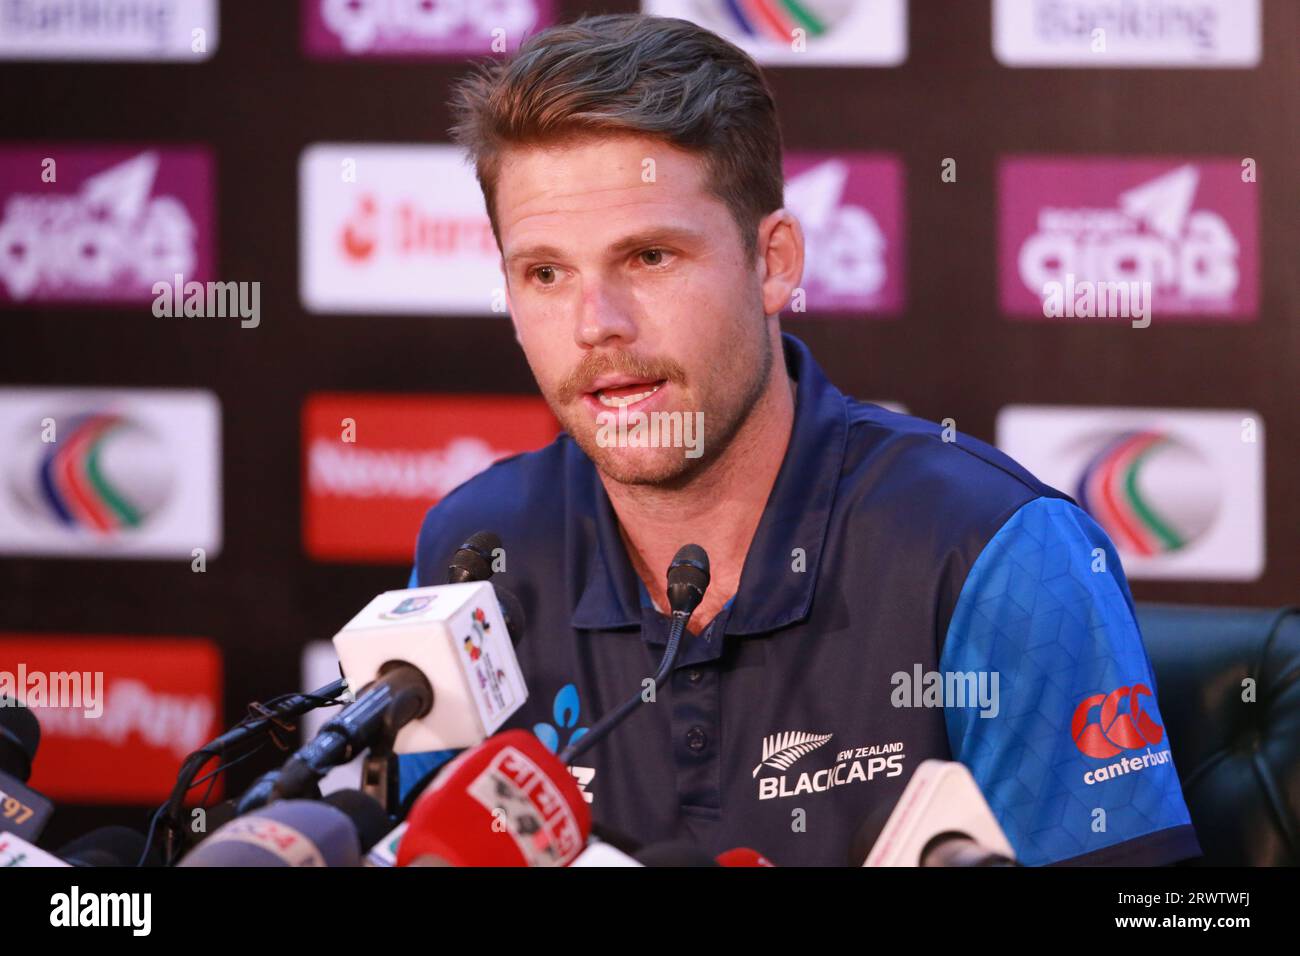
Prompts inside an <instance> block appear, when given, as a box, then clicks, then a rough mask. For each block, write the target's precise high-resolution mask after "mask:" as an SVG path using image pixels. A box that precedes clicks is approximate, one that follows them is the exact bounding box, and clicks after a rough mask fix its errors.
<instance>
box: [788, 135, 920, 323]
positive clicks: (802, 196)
mask: <svg viewBox="0 0 1300 956" xmlns="http://www.w3.org/2000/svg"><path fill="white" fill-rule="evenodd" d="M785 174H786V185H785V201H786V206H787V207H788V208H789V209H790V210H791V211H792V212H794V214H795V215H796V216H798V217H799V222H800V224H801V225H802V226H803V230H804V239H805V241H806V242H807V250H806V254H805V256H804V277H803V285H802V288H803V289H804V292H805V293H806V303H805V305H806V308H805V311H807V312H810V313H836V312H839V313H859V314H861V313H884V314H897V313H899V312H901V311H902V309H903V299H904V295H903V290H904V280H903V242H904V234H903V233H904V230H903V201H904V197H903V190H904V177H903V165H902V163H901V162H899V160H898V159H897V158H896V157H894V156H888V155H881V154H873V153H840V154H809V153H795V154H792V155H790V156H789V157H787V159H786V164H785ZM796 301H797V300H796ZM791 311H792V312H795V311H797V305H792V306H791Z"/></svg>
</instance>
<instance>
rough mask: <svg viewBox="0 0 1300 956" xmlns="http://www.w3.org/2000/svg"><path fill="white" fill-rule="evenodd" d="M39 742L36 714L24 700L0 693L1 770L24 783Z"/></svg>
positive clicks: (39, 735)
mask: <svg viewBox="0 0 1300 956" xmlns="http://www.w3.org/2000/svg"><path fill="white" fill-rule="evenodd" d="M40 745H41V724H40V721H38V720H37V719H36V715H35V714H33V713H32V712H31V711H30V710H28V709H27V705H26V704H23V703H21V702H19V701H17V700H15V699H14V698H12V697H9V696H6V695H0V773H7V774H9V775H10V776H11V777H16V778H17V779H18V780H19V781H20V782H21V783H26V782H27V781H28V780H29V779H30V778H31V775H32V761H33V760H35V759H36V748H37V747H39V746H40Z"/></svg>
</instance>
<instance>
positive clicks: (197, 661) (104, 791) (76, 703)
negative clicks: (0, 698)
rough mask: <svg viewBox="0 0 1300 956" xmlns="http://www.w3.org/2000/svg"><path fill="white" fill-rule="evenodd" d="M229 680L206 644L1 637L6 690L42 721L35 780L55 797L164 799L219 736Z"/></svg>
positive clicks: (1, 679)
mask: <svg viewBox="0 0 1300 956" xmlns="http://www.w3.org/2000/svg"><path fill="white" fill-rule="evenodd" d="M221 681H222V664H221V652H220V651H219V650H218V649H217V646H216V645H215V644H213V643H212V642H211V641H208V640H203V639H199V638H155V637H80V636H65V635H56V634H6V635H3V636H0V692H4V693H5V694H8V695H10V696H16V697H17V698H18V699H20V700H24V701H26V702H27V703H28V705H29V706H31V709H32V713H34V714H35V715H36V718H37V720H39V721H40V724H41V742H40V746H39V747H38V748H37V751H36V759H35V760H34V761H33V763H32V777H31V780H30V781H28V782H29V784H30V785H31V786H32V787H33V788H34V789H36V790H39V791H40V792H41V793H43V794H45V795H46V796H48V797H50V798H51V799H54V800H56V801H65V802H73V803H126V804H153V803H161V802H162V801H163V800H164V799H166V797H167V795H168V794H169V793H170V792H171V789H172V786H173V785H174V784H175V783H176V773H177V771H178V770H179V769H180V766H181V762H182V761H183V760H184V759H185V757H186V755H188V754H189V753H191V752H192V751H194V750H197V749H198V748H199V747H201V746H203V745H204V744H205V743H207V742H208V741H209V740H211V739H212V738H213V737H215V736H217V734H219V733H221V730H222V728H221V726H220V718H221V707H222V702H221V694H222V684H221ZM15 690H16V691H17V692H16V693H15ZM51 705H53V706H51ZM220 789H221V781H220V780H218V781H217V785H216V786H215V787H214V788H213V794H214V795H216V796H218V797H219V796H220Z"/></svg>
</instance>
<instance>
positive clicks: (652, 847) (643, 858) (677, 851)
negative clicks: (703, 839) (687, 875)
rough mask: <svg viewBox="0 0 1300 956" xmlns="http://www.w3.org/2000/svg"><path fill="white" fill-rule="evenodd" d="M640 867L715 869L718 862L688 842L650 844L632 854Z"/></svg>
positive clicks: (674, 841) (675, 841)
mask: <svg viewBox="0 0 1300 956" xmlns="http://www.w3.org/2000/svg"><path fill="white" fill-rule="evenodd" d="M632 859H634V860H636V861H637V862H638V863H640V864H641V865H642V866H651V867H662V866H673V867H682V866H687V867H697V866H698V867H716V866H718V861H717V860H715V859H714V858H713V857H711V856H709V854H707V853H705V852H704V851H703V850H702V849H700V848H699V847H698V846H696V845H695V844H694V843H691V842H690V841H689V840H671V841H669V842H666V843H651V844H649V845H647V846H644V847H642V848H641V849H640V850H637V851H636V852H635V853H633V854H632Z"/></svg>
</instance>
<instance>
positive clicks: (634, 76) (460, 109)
mask: <svg viewBox="0 0 1300 956" xmlns="http://www.w3.org/2000/svg"><path fill="white" fill-rule="evenodd" d="M451 106H452V111H453V113H454V115H455V119H456V125H455V126H454V127H453V128H452V131H451V132H452V136H453V138H454V139H455V141H456V142H457V143H459V144H460V145H461V146H463V147H465V148H466V150H467V151H468V152H469V155H470V157H471V158H472V159H473V161H474V167H475V171H476V172H477V174H478V181H479V185H480V186H481V187H482V189H483V198H484V199H485V200H486V201H487V209H488V217H489V218H490V219H491V222H492V233H493V235H494V236H495V237H496V240H497V245H498V247H499V246H500V245H501V234H500V232H499V231H498V228H497V217H496V205H495V199H496V184H497V176H498V174H499V171H500V168H499V167H500V157H501V153H502V151H503V150H504V149H505V148H508V147H511V146H527V145H540V144H543V143H555V142H563V141H566V140H573V139H578V138H581V137H583V136H585V135H590V134H597V135H598V134H600V133H618V132H622V133H633V134H645V135H651V136H657V137H661V138H662V139H664V140H666V141H668V142H669V143H672V144H673V145H674V146H677V147H679V148H681V149H685V150H688V151H691V152H695V153H698V154H700V155H701V156H702V157H703V158H704V160H705V162H706V164H707V169H708V174H707V175H708V188H709V190H710V191H711V192H712V193H713V194H714V195H716V196H717V197H718V199H720V200H721V201H722V202H724V203H725V204H726V205H727V208H728V209H729V210H730V211H731V215H732V217H733V218H734V219H735V221H736V224H737V225H738V226H739V227H740V234H741V238H742V240H743V241H744V244H745V250H746V253H747V254H748V255H750V256H751V257H752V256H753V255H754V254H755V253H756V251H757V230H758V223H759V221H760V220H761V219H762V218H763V217H764V216H766V215H767V214H768V213H770V212H772V211H773V210H776V209H780V208H781V207H782V206H783V205H784V192H783V185H784V183H783V177H782V172H781V131H780V128H779V126H778V125H777V118H776V103H775V101H774V100H773V97H772V91H771V89H770V88H769V87H768V85H767V81H766V80H765V79H764V78H763V74H762V72H761V71H760V70H759V68H758V65H757V64H756V63H755V62H754V61H753V60H752V59H751V58H750V57H749V56H748V55H747V54H745V53H744V51H742V50H740V49H739V48H738V47H736V46H734V45H733V44H731V43H728V42H727V41H726V40H724V39H722V37H720V36H718V35H717V34H715V33H711V32H709V31H708V30H705V29H704V28H702V27H699V26H697V25H695V24H694V23H690V22H689V21H686V20H678V19H675V18H670V17H652V16H644V15H641V14H614V15H608V16H596V17H584V18H582V19H580V20H578V21H576V22H574V23H571V24H563V25H560V26H555V27H551V28H550V29H548V30H545V31H543V32H541V33H538V34H537V35H535V36H533V37H531V38H529V39H528V40H527V41H526V42H525V43H524V44H523V45H522V46H521V47H520V49H519V52H518V53H517V54H515V56H514V57H513V58H511V59H509V60H506V61H500V62H490V63H487V64H483V65H480V66H479V67H478V68H477V69H476V70H475V71H474V72H473V73H471V74H470V75H469V76H468V77H466V78H465V79H463V80H461V81H460V82H459V83H458V84H457V85H456V87H455V90H454V92H453V97H452V101H451Z"/></svg>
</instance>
